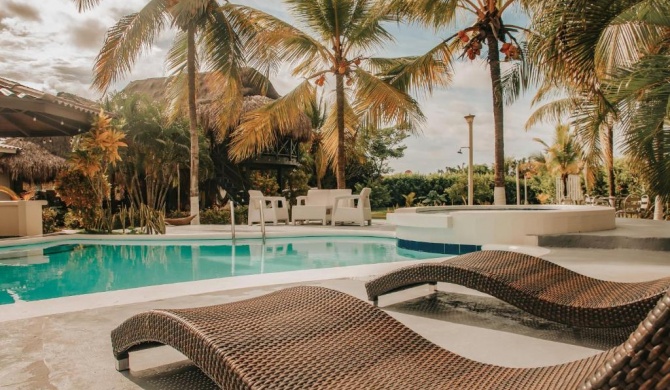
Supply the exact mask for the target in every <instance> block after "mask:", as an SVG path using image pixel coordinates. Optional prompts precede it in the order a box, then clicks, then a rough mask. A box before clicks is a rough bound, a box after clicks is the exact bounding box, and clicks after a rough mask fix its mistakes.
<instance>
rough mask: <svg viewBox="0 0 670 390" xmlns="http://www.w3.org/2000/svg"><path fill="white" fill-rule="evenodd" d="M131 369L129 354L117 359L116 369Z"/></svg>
mask: <svg viewBox="0 0 670 390" xmlns="http://www.w3.org/2000/svg"><path fill="white" fill-rule="evenodd" d="M129 369H130V361H129V356H128V355H126V357H125V358H118V359H116V371H128V370H129Z"/></svg>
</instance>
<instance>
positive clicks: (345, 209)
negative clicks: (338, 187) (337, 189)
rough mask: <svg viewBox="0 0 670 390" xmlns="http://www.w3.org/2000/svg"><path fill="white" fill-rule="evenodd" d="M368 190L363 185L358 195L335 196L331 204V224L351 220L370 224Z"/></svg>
mask: <svg viewBox="0 0 670 390" xmlns="http://www.w3.org/2000/svg"><path fill="white" fill-rule="evenodd" d="M370 191H371V190H370V188H368V187H365V188H363V190H361V193H360V194H358V195H349V196H338V197H336V198H335V202H334V205H333V217H332V221H333V226H335V224H336V223H337V222H342V223H345V222H352V223H358V224H360V225H361V226H365V221H368V225H372V209H371V208H370Z"/></svg>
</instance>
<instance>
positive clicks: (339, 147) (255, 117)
mask: <svg viewBox="0 0 670 390" xmlns="http://www.w3.org/2000/svg"><path fill="white" fill-rule="evenodd" d="M289 4H290V7H289V11H290V12H291V13H292V14H293V15H294V16H295V18H296V19H298V20H299V21H301V22H302V24H303V25H305V26H308V27H309V28H310V34H308V33H306V32H304V31H302V30H300V29H298V28H297V27H295V26H293V25H292V24H290V23H285V22H280V21H277V20H274V19H272V20H263V21H262V22H263V26H264V27H265V28H266V31H267V33H266V34H263V35H261V36H260V39H261V40H260V44H261V45H263V46H266V47H271V48H273V49H274V50H276V51H277V53H278V54H279V55H280V56H281V58H283V59H287V60H289V61H291V62H293V63H294V64H295V68H294V74H296V75H299V76H303V77H305V80H304V81H303V82H302V83H300V84H299V85H298V86H297V87H296V88H295V89H294V90H293V91H291V92H289V93H287V94H285V95H284V96H283V97H281V98H280V99H278V100H276V101H274V102H272V103H270V104H268V105H267V106H265V107H262V108H259V109H257V110H254V111H253V112H250V113H248V114H246V115H245V118H244V121H243V123H242V124H241V126H240V127H239V129H238V131H237V132H235V133H234V134H233V140H232V149H231V151H232V152H233V154H234V156H235V158H236V159H238V160H242V159H244V158H246V157H248V156H250V155H252V154H253V153H254V152H255V151H259V150H263V149H264V148H266V147H267V146H268V145H270V144H271V143H272V142H273V141H274V138H275V137H276V136H278V135H280V134H284V133H286V132H289V131H291V129H292V128H294V127H295V126H296V124H297V123H296V121H298V119H299V114H300V113H302V112H309V111H310V110H311V109H312V108H313V106H314V104H313V102H315V101H317V88H315V87H314V86H313V85H312V84H311V83H312V82H314V83H315V84H316V86H318V87H321V86H324V85H325V83H327V82H328V83H330V82H332V81H334V89H335V93H334V94H330V93H328V94H326V93H325V92H324V95H326V96H333V97H334V104H331V105H330V106H329V109H328V113H327V114H326V117H325V120H324V121H323V126H322V127H321V133H322V134H323V140H324V142H323V145H324V150H325V152H326V154H327V156H328V158H329V160H331V161H334V166H335V170H336V179H337V187H338V188H344V187H345V166H346V164H347V162H346V155H345V143H346V139H347V138H350V137H355V135H356V134H355V133H356V131H357V129H359V128H360V127H361V126H367V125H369V126H372V127H381V126H382V125H385V124H392V125H395V124H398V125H402V126H403V128H412V126H415V125H416V124H418V123H420V122H422V121H423V119H424V118H423V114H422V113H421V111H420V109H419V106H418V103H417V102H416V100H415V99H413V98H412V97H411V96H410V95H409V94H408V91H410V90H416V89H420V88H423V87H425V88H427V89H429V90H432V87H433V86H434V85H440V84H445V83H446V81H447V80H448V68H447V67H444V66H443V65H442V61H441V58H440V57H441V56H442V55H444V54H445V52H446V48H444V49H442V48H438V49H436V50H435V51H431V53H429V54H427V55H425V56H420V57H406V58H401V59H377V58H370V53H371V52H374V51H375V50H377V49H379V48H382V47H383V45H384V44H385V43H386V42H389V41H391V40H392V36H391V34H390V33H389V32H388V31H387V29H386V24H385V22H388V21H391V20H396V19H397V11H396V10H395V9H394V8H393V7H391V6H390V3H389V2H386V1H371V0H364V1H358V0H341V1H338V2H333V1H328V0H292V1H290V2H289ZM380 71H381V73H384V74H383V75H380ZM327 77H329V78H330V79H331V80H330V81H328V80H327ZM277 133H279V134H277Z"/></svg>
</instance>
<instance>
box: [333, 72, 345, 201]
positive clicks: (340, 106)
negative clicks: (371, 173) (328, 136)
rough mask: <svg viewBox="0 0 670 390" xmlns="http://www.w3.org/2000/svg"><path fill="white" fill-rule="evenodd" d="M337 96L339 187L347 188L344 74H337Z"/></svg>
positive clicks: (337, 173)
mask: <svg viewBox="0 0 670 390" xmlns="http://www.w3.org/2000/svg"><path fill="white" fill-rule="evenodd" d="M335 97H336V104H337V168H336V177H337V188H339V189H342V188H346V187H347V185H346V183H345V180H344V167H345V164H346V159H345V155H344V75H342V74H339V73H338V74H336V75H335Z"/></svg>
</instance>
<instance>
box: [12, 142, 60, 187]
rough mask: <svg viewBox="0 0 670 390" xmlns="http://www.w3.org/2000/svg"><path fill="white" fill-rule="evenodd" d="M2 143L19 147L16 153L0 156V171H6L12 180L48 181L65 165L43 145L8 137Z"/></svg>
mask: <svg viewBox="0 0 670 390" xmlns="http://www.w3.org/2000/svg"><path fill="white" fill-rule="evenodd" d="M4 143H5V144H7V145H12V146H17V147H19V148H21V150H19V151H18V152H17V153H16V154H6V155H2V156H0V171H2V172H4V173H8V174H9V176H10V177H11V179H12V180H22V181H25V182H30V183H46V182H50V181H53V180H54V179H55V178H56V175H57V174H58V172H60V171H61V170H63V169H65V167H66V165H67V163H66V161H65V159H63V158H62V157H58V156H54V155H53V154H51V153H49V152H48V151H47V150H46V149H44V148H43V147H41V146H39V145H37V144H35V143H33V142H30V141H27V140H25V139H22V138H10V139H7V140H5V141H4Z"/></svg>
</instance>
